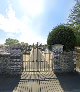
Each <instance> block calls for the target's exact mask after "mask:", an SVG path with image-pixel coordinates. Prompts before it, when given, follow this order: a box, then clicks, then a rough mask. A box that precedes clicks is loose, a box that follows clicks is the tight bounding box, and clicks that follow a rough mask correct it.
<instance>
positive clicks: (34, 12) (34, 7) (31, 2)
mask: <svg viewBox="0 0 80 92" xmlns="http://www.w3.org/2000/svg"><path fill="white" fill-rule="evenodd" d="M44 1H45V0H19V2H20V5H21V7H22V8H23V10H24V12H25V13H27V14H28V15H29V16H30V17H36V16H38V15H40V14H41V13H43V11H44Z"/></svg>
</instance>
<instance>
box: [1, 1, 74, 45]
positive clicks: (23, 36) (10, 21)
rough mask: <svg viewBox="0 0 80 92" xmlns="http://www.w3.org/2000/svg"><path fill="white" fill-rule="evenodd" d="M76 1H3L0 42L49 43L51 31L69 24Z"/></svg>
mask: <svg viewBox="0 0 80 92" xmlns="http://www.w3.org/2000/svg"><path fill="white" fill-rule="evenodd" d="M74 5H75V0H0V44H3V43H4V42H5V40H6V39H7V38H12V39H18V40H19V41H20V42H26V43H29V44H32V43H36V42H39V43H42V44H45V43H46V42H47V37H48V34H49V32H50V31H51V30H52V29H53V28H54V27H55V26H57V25H59V24H64V23H67V21H68V16H69V14H70V12H71V9H72V8H73V6H74Z"/></svg>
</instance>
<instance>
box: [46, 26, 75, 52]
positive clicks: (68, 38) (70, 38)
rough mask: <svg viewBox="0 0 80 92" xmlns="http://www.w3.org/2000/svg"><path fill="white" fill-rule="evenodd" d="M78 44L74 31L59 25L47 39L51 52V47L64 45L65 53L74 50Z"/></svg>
mask: <svg viewBox="0 0 80 92" xmlns="http://www.w3.org/2000/svg"><path fill="white" fill-rule="evenodd" d="M75 43H76V37H75V35H74V32H73V29H72V28H70V27H69V26H66V25H59V26H57V27H55V28H54V29H52V31H51V32H50V33H49V35H48V38H47V44H48V45H49V49H50V50H51V47H52V46H51V45H54V44H62V45H64V47H63V49H64V50H65V51H69V50H73V49H74V47H75Z"/></svg>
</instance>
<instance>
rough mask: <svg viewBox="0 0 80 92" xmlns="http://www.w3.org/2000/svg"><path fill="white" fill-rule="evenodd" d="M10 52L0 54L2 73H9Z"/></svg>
mask: <svg viewBox="0 0 80 92" xmlns="http://www.w3.org/2000/svg"><path fill="white" fill-rule="evenodd" d="M9 64H10V54H0V74H2V73H3V74H4V73H9V69H10V67H9Z"/></svg>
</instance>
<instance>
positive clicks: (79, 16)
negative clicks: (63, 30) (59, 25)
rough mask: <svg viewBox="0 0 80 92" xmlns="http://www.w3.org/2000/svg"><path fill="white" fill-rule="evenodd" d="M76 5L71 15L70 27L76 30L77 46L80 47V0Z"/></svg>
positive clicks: (77, 0)
mask: <svg viewBox="0 0 80 92" xmlns="http://www.w3.org/2000/svg"><path fill="white" fill-rule="evenodd" d="M75 1H76V4H75V5H74V7H73V9H72V10H71V14H70V15H69V19H68V20H69V21H68V25H69V26H70V27H72V28H74V29H75V31H74V34H75V36H76V46H80V0H75Z"/></svg>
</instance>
